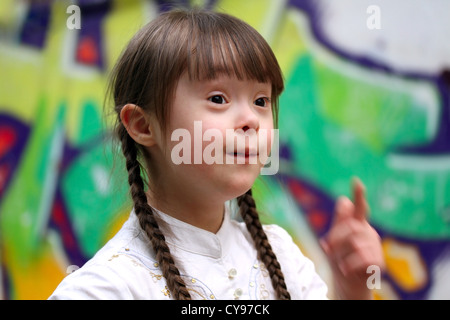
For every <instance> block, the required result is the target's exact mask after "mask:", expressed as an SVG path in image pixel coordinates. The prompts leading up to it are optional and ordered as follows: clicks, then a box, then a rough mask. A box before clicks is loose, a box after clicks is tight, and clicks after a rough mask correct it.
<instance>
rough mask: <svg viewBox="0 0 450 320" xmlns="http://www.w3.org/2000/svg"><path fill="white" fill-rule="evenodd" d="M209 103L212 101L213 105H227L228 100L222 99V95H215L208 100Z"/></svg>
mask: <svg viewBox="0 0 450 320" xmlns="http://www.w3.org/2000/svg"><path fill="white" fill-rule="evenodd" d="M208 100H209V101H211V102H212V103H216V104H225V103H226V100H225V98H224V97H222V96H221V95H215V96H212V97H210V98H208Z"/></svg>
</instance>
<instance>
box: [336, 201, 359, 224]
mask: <svg viewBox="0 0 450 320" xmlns="http://www.w3.org/2000/svg"><path fill="white" fill-rule="evenodd" d="M354 210H355V206H354V205H353V202H352V201H351V200H350V199H349V198H347V197H346V196H341V197H339V198H338V199H337V201H336V206H335V209H334V211H335V212H334V221H333V222H334V224H336V222H339V221H342V220H344V219H346V218H350V217H353V215H354V213H353V211H354Z"/></svg>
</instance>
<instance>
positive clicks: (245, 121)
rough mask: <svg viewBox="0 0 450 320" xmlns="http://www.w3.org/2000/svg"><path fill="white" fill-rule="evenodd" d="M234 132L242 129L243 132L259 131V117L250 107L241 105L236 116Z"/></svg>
mask: <svg viewBox="0 0 450 320" xmlns="http://www.w3.org/2000/svg"><path fill="white" fill-rule="evenodd" d="M235 129H236V130H237V129H242V130H243V131H244V132H246V131H248V130H250V129H253V130H255V131H258V129H259V117H258V114H257V113H256V111H255V110H254V109H253V107H252V105H247V104H245V105H241V106H240V108H239V113H238V115H237V123H236V128H235Z"/></svg>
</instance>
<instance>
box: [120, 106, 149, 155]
mask: <svg viewBox="0 0 450 320" xmlns="http://www.w3.org/2000/svg"><path fill="white" fill-rule="evenodd" d="M120 119H121V120H122V123H123V125H124V126H125V129H126V130H127V132H128V134H129V135H130V137H131V138H133V140H134V141H136V142H137V143H139V144H141V145H143V146H147V147H150V146H152V145H154V144H155V143H156V140H155V133H154V132H153V130H154V129H155V128H152V126H151V122H150V116H149V115H148V114H147V113H146V112H145V111H144V110H143V109H142V108H141V107H139V106H136V105H134V104H127V105H125V106H124V107H123V108H122V110H121V111H120Z"/></svg>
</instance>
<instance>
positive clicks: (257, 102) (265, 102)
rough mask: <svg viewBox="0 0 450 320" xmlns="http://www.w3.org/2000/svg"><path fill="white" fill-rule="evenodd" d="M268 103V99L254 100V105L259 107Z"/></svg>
mask: <svg viewBox="0 0 450 320" xmlns="http://www.w3.org/2000/svg"><path fill="white" fill-rule="evenodd" d="M268 102H270V99H269V98H267V97H264V98H258V99H256V100H255V102H254V103H255V105H257V106H259V107H265V106H267V103H268Z"/></svg>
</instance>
